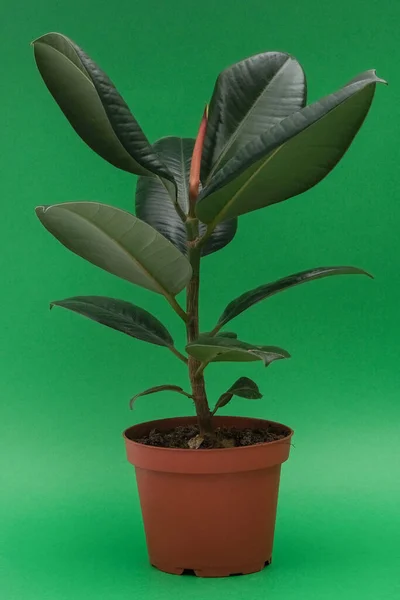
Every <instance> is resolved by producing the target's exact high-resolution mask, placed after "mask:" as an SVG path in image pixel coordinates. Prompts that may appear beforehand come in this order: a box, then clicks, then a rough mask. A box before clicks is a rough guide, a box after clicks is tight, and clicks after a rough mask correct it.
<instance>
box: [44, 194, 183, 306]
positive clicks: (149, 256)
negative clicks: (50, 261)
mask: <svg viewBox="0 0 400 600" xmlns="http://www.w3.org/2000/svg"><path fill="white" fill-rule="evenodd" d="M36 213H37V215H38V217H39V219H40V220H41V222H42V224H43V225H44V227H45V228H46V229H47V230H48V231H49V232H50V233H52V234H53V235H54V237H55V238H57V239H58V240H59V241H60V242H61V243H62V244H63V245H64V246H66V247H67V248H68V249H69V250H71V251H72V252H74V253H75V254H78V255H79V256H81V257H82V258H85V259H86V260H88V261H89V262H91V263H93V264H94V265H97V266H98V267H100V268H101V269H104V270H105V271H108V272H109V273H112V274H113V275H117V276H118V277H121V278H122V279H126V280H127V281H130V282H131V283H135V284H137V285H140V286H141V287H144V288H147V289H149V290H152V291H153V292H157V293H159V294H164V295H165V296H166V297H171V296H175V295H176V294H177V293H178V292H180V291H181V290H182V289H183V288H184V287H185V286H186V284H187V283H188V281H189V279H190V277H191V274H192V268H191V266H190V263H189V261H188V260H187V259H186V258H185V257H184V256H183V255H182V254H181V253H180V252H179V251H178V250H177V249H176V248H175V247H174V246H173V245H172V244H171V243H170V242H169V241H168V240H166V239H165V238H164V237H163V236H162V235H161V234H159V233H158V232H157V231H155V230H154V229H153V228H152V227H150V225H147V223H143V221H140V220H139V219H138V218H136V217H134V216H133V215H131V214H130V213H128V212H125V211H123V210H120V209H118V208H114V207H113V206H108V205H106V204H99V203H98V202H68V203H64V204H54V205H53V206H39V207H38V208H37V209H36Z"/></svg>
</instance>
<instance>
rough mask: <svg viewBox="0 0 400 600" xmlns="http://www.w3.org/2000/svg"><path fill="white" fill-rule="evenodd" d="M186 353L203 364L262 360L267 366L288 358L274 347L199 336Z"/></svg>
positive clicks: (282, 351) (218, 337)
mask: <svg viewBox="0 0 400 600" xmlns="http://www.w3.org/2000/svg"><path fill="white" fill-rule="evenodd" d="M186 351H187V353H188V354H190V355H191V356H194V358H196V359H197V360H199V361H200V362H202V363H203V364H204V363H205V364H207V363H209V362H215V361H229V362H249V361H255V360H262V361H263V362H264V364H265V366H268V365H269V364H270V363H271V362H273V361H274V360H279V359H282V358H289V357H290V354H289V353H288V352H286V350H283V349H282V348H278V347H276V346H258V345H255V344H247V343H246V342H242V341H240V340H237V339H234V338H225V337H222V336H216V337H210V336H207V335H202V336H200V337H199V338H198V339H197V340H195V341H193V342H191V343H189V344H188V345H187V346H186Z"/></svg>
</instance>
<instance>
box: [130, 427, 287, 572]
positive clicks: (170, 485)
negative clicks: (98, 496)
mask: <svg viewBox="0 0 400 600" xmlns="http://www.w3.org/2000/svg"><path fill="white" fill-rule="evenodd" d="M194 423H196V418H195V417H180V418H176V419H163V420H159V421H151V422H148V423H141V424H139V425H136V426H133V427H130V428H129V429H127V430H126V431H125V432H124V440H125V445H126V452H127V457H128V460H129V462H130V463H131V464H133V465H134V466H135V469H136V478H137V484H138V490H139V497H140V503H141V508H142V514H143V521H144V527H145V533H146V540H147V547H148V552H149V558H150V562H151V564H152V565H154V566H155V567H157V568H158V569H160V570H162V571H165V572H167V573H173V574H182V573H183V572H184V571H187V570H191V571H194V572H195V573H196V575H198V576H203V577H223V576H228V575H233V574H238V573H243V574H246V573H254V572H257V571H260V570H261V569H263V568H264V566H265V565H266V564H270V563H271V559H272V548H273V539H274V529H275V520H276V507H277V499H278V491H279V481H280V471H281V464H282V463H283V462H284V461H286V460H287V459H288V456H289V451H290V445H291V438H292V436H293V431H292V430H291V429H290V428H289V427H287V426H285V425H282V424H281V423H275V422H272V421H265V420H261V419H251V418H244V417H243V418H242V417H215V425H216V426H217V427H219V426H225V427H237V428H239V429H240V428H243V429H244V428H257V427H268V426H271V425H272V426H274V427H275V428H279V429H280V430H281V431H282V432H285V433H287V435H286V436H285V437H284V438H282V439H280V440H276V441H273V442H266V443H262V444H257V445H253V446H245V447H242V448H220V449H209V450H208V449H204V450H201V449H199V450H192V449H187V450H185V449H181V448H177V449H175V448H163V447H155V446H147V445H145V444H141V443H138V442H135V441H134V439H132V438H137V437H140V436H142V435H144V434H146V433H147V432H149V431H150V430H151V429H153V428H157V429H159V430H168V429H173V428H174V427H177V426H179V425H192V424H194Z"/></svg>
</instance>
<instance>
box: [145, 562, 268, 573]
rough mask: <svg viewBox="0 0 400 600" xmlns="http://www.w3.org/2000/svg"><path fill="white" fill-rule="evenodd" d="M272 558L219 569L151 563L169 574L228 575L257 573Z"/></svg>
mask: <svg viewBox="0 0 400 600" xmlns="http://www.w3.org/2000/svg"><path fill="white" fill-rule="evenodd" d="M271 562H272V559H270V560H267V561H265V563H262V564H259V563H256V564H252V565H247V566H245V567H243V566H241V567H239V568H230V569H228V568H225V569H224V568H219V569H213V568H210V569H182V568H176V567H172V566H167V565H161V564H160V565H155V564H152V567H154V568H155V569H158V570H159V571H162V572H163V573H169V574H170V575H184V574H186V575H195V576H196V577H230V576H233V575H251V574H252V573H258V572H259V571H262V570H263V569H264V568H265V567H267V566H268V565H270V564H271Z"/></svg>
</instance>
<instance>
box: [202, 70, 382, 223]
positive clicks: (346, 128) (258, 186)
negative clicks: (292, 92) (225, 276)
mask: <svg viewBox="0 0 400 600" xmlns="http://www.w3.org/2000/svg"><path fill="white" fill-rule="evenodd" d="M381 81H382V80H381V79H379V78H378V77H377V76H376V74H375V71H366V72H365V73H363V74H361V75H359V76H358V77H357V78H356V79H355V80H353V81H352V82H350V83H349V84H348V85H347V86H345V87H344V88H343V89H341V90H339V91H338V92H336V93H334V94H331V95H330V96H327V97H326V98H323V99H322V100H319V101H318V102H315V103H314V104H311V105H310V106H306V107H305V108H303V109H302V110H300V111H299V112H296V113H294V114H291V115H290V116H288V117H286V118H285V119H283V120H282V121H280V122H279V123H278V124H277V125H274V126H273V127H271V128H270V129H268V131H266V132H263V133H262V134H261V135H260V136H259V137H258V138H255V139H253V140H252V141H251V142H249V143H248V144H246V145H245V146H243V147H242V148H241V149H240V150H238V152H237V153H236V155H235V156H234V157H232V158H231V159H230V160H229V161H228V162H227V163H226V165H224V167H223V168H222V169H221V170H220V171H218V173H216V175H215V177H213V178H212V180H211V181H210V183H209V184H208V185H207V186H206V187H205V188H204V189H203V191H202V192H201V194H200V197H199V201H198V203H197V207H196V212H197V216H198V217H199V219H200V220H201V221H202V222H203V223H210V224H211V227H213V226H215V225H216V224H217V223H219V222H220V221H223V220H225V219H229V218H233V217H237V216H239V215H241V214H244V213H248V212H251V211H253V210H256V209H259V208H263V207H265V206H269V205H271V204H274V203H276V202H281V201H282V200H286V199H287V198H290V197H292V196H296V195H297V194H301V193H302V192H305V191H306V190H308V189H309V188H311V187H313V186H314V185H316V184H317V183H318V182H319V181H321V179H323V178H324V177H325V176H326V175H327V174H328V173H329V172H330V171H331V170H332V169H333V167H334V166H335V165H336V164H337V162H338V161H339V160H340V159H341V158H342V156H343V155H344V153H345V152H346V150H347V149H348V147H349V146H350V144H351V142H352V140H353V138H354V136H355V135H356V133H357V131H358V130H359V128H360V127H361V125H362V123H363V121H364V119H365V117H366V115H367V113H368V110H369V108H370V105H371V102H372V98H373V95H374V91H375V86H376V83H378V82H381Z"/></svg>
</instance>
